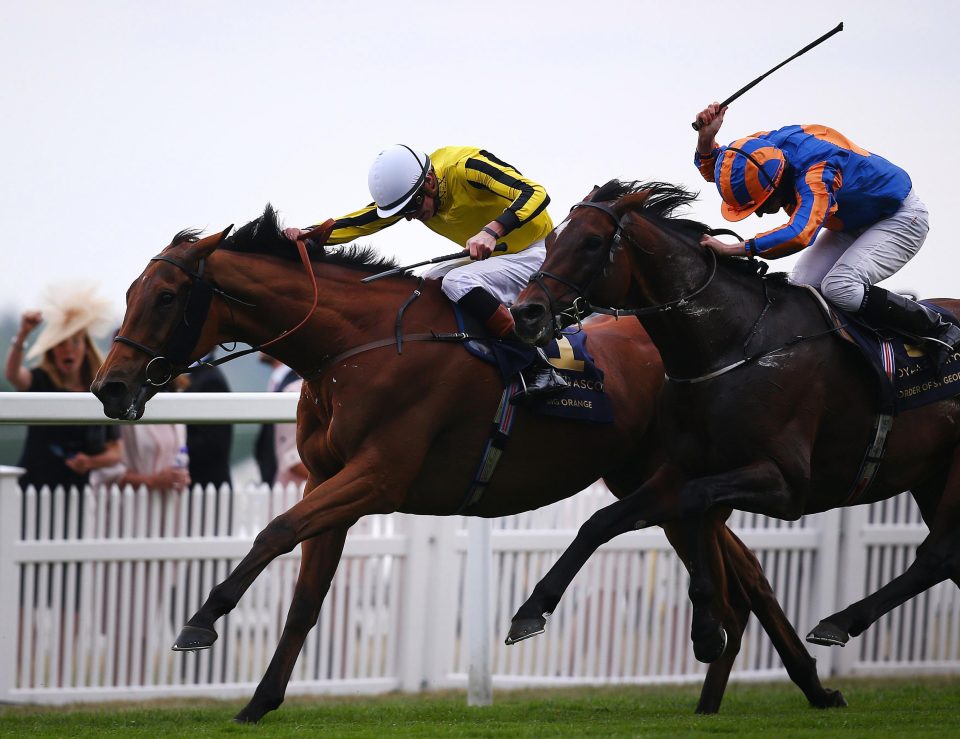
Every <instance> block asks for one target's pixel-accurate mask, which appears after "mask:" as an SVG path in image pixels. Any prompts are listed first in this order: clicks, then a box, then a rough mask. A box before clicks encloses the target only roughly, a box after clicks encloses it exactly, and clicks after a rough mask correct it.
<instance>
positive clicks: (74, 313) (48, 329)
mask: <svg viewBox="0 0 960 739" xmlns="http://www.w3.org/2000/svg"><path fill="white" fill-rule="evenodd" d="M47 302H48V303H49V305H48V307H47V308H46V309H45V310H44V311H43V313H41V312H40V311H26V312H25V313H24V314H23V316H22V317H21V320H20V330H19V331H18V332H17V335H16V336H15V337H14V338H13V339H12V341H11V343H10V352H9V354H8V355H7V363H6V378H7V380H9V382H10V384H12V385H13V386H14V387H15V388H16V389H17V390H22V391H28V392H87V391H88V390H89V388H90V383H91V382H93V378H94V376H95V375H96V373H97V371H98V370H99V369H100V364H101V362H102V361H103V359H102V357H101V356H100V352H99V350H98V349H97V347H96V345H95V344H94V342H93V338H92V335H93V333H94V332H95V331H97V330H98V329H101V330H102V329H103V328H105V327H106V326H107V325H108V321H109V304H108V303H107V301H105V300H104V299H102V298H100V297H98V296H97V295H96V291H95V288H94V287H93V286H91V285H88V284H77V285H69V286H57V287H56V288H51V289H50V290H49V292H48V296H47ZM43 318H46V325H45V326H44V328H43V330H42V331H41V332H40V334H39V336H37V339H36V341H35V342H34V343H33V346H32V347H30V350H29V352H28V353H27V356H26V359H27V360H31V359H36V358H39V359H40V364H39V366H37V367H34V368H33V369H28V368H27V367H26V366H24V363H23V362H24V356H23V354H24V342H25V341H26V340H27V337H28V336H29V335H30V334H31V333H32V332H33V331H34V329H36V328H37V326H38V325H39V324H40V322H41V320H42V319H43ZM121 455H122V449H121V444H120V441H119V430H118V429H117V427H115V426H29V427H28V428H27V440H26V444H25V445H24V448H23V454H22V455H21V457H20V466H21V467H23V468H25V469H26V471H27V472H26V474H24V475H23V476H22V477H21V478H20V484H21V486H22V487H23V488H26V487H27V486H28V485H33V486H34V487H36V488H37V489H39V488H40V487H41V486H43V485H48V486H50V488H51V489H52V488H53V487H55V486H57V485H63V486H64V488H67V487H69V486H71V485H72V486H77V487H78V488H79V487H82V486H83V485H85V484H86V483H87V481H88V478H89V473H90V471H91V470H95V469H99V468H101V467H107V466H109V465H113V464H116V463H117V462H119V461H120V458H121Z"/></svg>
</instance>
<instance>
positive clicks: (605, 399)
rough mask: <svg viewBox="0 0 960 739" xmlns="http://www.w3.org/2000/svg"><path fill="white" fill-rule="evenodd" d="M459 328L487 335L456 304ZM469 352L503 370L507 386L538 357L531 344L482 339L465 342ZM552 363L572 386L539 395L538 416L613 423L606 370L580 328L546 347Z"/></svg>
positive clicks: (534, 409)
mask: <svg viewBox="0 0 960 739" xmlns="http://www.w3.org/2000/svg"><path fill="white" fill-rule="evenodd" d="M453 309H454V313H455V314H456V317H457V329H458V330H459V331H462V332H464V333H466V334H469V335H470V336H484V337H485V336H486V331H485V330H484V328H483V327H482V325H480V324H479V322H478V321H475V320H474V319H473V318H472V317H470V316H465V315H464V313H463V311H461V310H460V306H458V305H456V304H453ZM464 346H465V347H466V349H467V351H468V352H470V353H471V354H473V355H474V356H475V357H478V358H480V359H482V360H483V361H485V362H489V363H490V364H493V365H495V366H496V367H497V369H499V371H500V376H501V378H502V379H503V382H504V385H507V384H509V383H510V382H511V381H512V380H513V379H514V378H515V377H516V375H517V373H518V372H520V371H522V370H524V369H526V368H527V367H529V366H530V365H531V364H533V363H534V362H535V361H536V359H537V352H536V349H534V348H533V347H531V346H528V345H526V344H521V343H519V342H515V341H504V340H502V339H494V338H489V339H487V338H482V339H472V340H470V341H467V342H465V343H464ZM544 351H545V352H546V354H547V357H548V358H549V360H550V364H551V365H553V367H554V368H556V370H557V372H558V373H559V374H560V375H562V376H563V378H564V379H565V380H566V381H567V383H568V385H569V387H567V388H566V389H565V390H563V391H561V392H558V393H557V394H555V395H551V396H549V397H546V398H539V399H538V400H536V401H535V402H534V403H532V404H531V405H530V406H529V409H530V410H531V411H532V412H533V413H536V414H538V415H543V416H553V417H555V418H565V419H568V420H574V421H589V422H591V423H612V422H613V406H612V405H611V403H610V397H609V396H608V395H607V393H606V392H605V391H604V388H603V370H601V369H600V368H599V367H597V365H596V364H595V363H594V361H593V357H592V356H591V355H590V352H589V351H588V350H587V335H586V333H584V332H581V331H580V330H579V329H577V328H569V329H565V330H564V331H563V333H562V335H561V337H560V339H559V340H558V339H554V340H552V341H551V342H550V344H549V345H548V346H547V347H546V348H545V349H544Z"/></svg>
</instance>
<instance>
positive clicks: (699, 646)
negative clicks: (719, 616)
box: [693, 626, 727, 664]
mask: <svg viewBox="0 0 960 739" xmlns="http://www.w3.org/2000/svg"><path fill="white" fill-rule="evenodd" d="M725 651H727V632H726V630H725V629H724V628H723V627H722V626H721V627H720V628H719V629H717V633H716V635H715V636H713V637H711V638H709V639H702V640H700V641H695V642H694V643H693V656H694V657H696V658H697V661H698V662H705V663H707V664H709V663H710V662H716V661H717V660H718V659H720V658H721V657H722V656H723V653H724V652H725Z"/></svg>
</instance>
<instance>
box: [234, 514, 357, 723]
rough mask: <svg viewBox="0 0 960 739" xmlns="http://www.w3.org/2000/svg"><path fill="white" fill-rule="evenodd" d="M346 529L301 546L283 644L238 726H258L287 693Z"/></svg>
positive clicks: (236, 717)
mask: <svg viewBox="0 0 960 739" xmlns="http://www.w3.org/2000/svg"><path fill="white" fill-rule="evenodd" d="M346 536H347V530H346V529H328V530H327V531H324V532H322V533H320V534H317V536H315V537H313V538H312V539H307V540H306V541H304V542H303V544H301V546H300V550H301V559H300V574H299V576H298V577H297V585H296V588H295V589H294V591H293V601H292V602H291V603H290V610H289V611H288V612H287V621H286V623H285V624H284V626H283V633H282V634H281V636H280V643H279V644H277V649H276V651H275V652H274V654H273V659H272V660H270V665H269V667H267V671H266V673H264V676H263V678H262V679H261V680H260V684H259V685H258V686H257V689H256V691H255V692H254V694H253V698H251V699H250V702H249V703H247V705H246V706H245V707H244V708H243V710H242V711H240V713H238V714H237V715H236V716H235V717H234V719H233V720H234V721H237V722H238V723H256V722H257V721H259V720H260V719H261V718H262V717H263V715H264V714H266V713H267V712H268V711H273V710H276V709H277V708H278V707H279V706H280V704H281V703H283V698H284V695H285V693H286V689H287V683H288V682H290V675H291V674H292V673H293V666H294V665H295V664H296V661H297V658H298V657H299V655H300V650H302V649H303V643H304V641H306V638H307V634H308V633H309V632H310V629H312V628H313V627H314V626H315V625H316V623H317V619H318V618H319V616H320V607H321V606H322V605H323V600H324V598H325V597H326V595H327V591H328V590H329V589H330V582H331V580H333V575H334V573H335V572H336V570H337V565H338V564H339V563H340V556H341V554H342V553H343V544H344V540H345V539H346Z"/></svg>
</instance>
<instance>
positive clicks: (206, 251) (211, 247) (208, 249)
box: [190, 223, 233, 257]
mask: <svg viewBox="0 0 960 739" xmlns="http://www.w3.org/2000/svg"><path fill="white" fill-rule="evenodd" d="M232 230H233V224H232V223H231V224H230V225H229V226H227V227H226V228H225V229H223V231H221V232H220V233H217V234H210V235H209V236H204V237H203V238H202V239H200V240H199V241H197V242H196V243H195V244H193V246H191V247H190V252H191V253H192V254H193V255H194V256H197V257H206V256H209V255H210V254H212V253H213V252H214V251H215V250H216V248H217V247H218V246H220V244H222V243H223V240H224V239H225V238H227V236H228V235H229V233H230V232H231V231H232Z"/></svg>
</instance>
